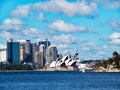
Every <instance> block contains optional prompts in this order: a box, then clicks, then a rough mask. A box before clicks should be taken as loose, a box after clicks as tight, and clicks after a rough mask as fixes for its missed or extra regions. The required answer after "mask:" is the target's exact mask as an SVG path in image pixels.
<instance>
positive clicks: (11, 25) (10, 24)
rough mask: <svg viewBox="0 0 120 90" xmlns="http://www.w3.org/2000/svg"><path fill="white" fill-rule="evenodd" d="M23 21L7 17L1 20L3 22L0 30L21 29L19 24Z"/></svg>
mask: <svg viewBox="0 0 120 90" xmlns="http://www.w3.org/2000/svg"><path fill="white" fill-rule="evenodd" d="M22 24H23V22H22V21H21V20H20V19H16V18H12V19H10V18H7V19H5V20H4V21H3V23H2V24H1V25H0V29H1V30H17V31H18V30H21V25H22Z"/></svg>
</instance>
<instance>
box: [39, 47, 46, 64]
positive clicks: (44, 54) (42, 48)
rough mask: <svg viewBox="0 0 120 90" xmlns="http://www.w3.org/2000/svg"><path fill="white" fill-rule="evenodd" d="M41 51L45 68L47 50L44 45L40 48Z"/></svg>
mask: <svg viewBox="0 0 120 90" xmlns="http://www.w3.org/2000/svg"><path fill="white" fill-rule="evenodd" d="M39 51H40V52H41V54H42V56H43V57H42V58H43V66H45V63H46V50H45V46H44V45H40V46H39Z"/></svg>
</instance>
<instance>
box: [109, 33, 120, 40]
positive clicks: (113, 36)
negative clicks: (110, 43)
mask: <svg viewBox="0 0 120 90" xmlns="http://www.w3.org/2000/svg"><path fill="white" fill-rule="evenodd" d="M109 38H110V39H118V38H120V33H117V32H114V33H112V34H111V35H110V36H109Z"/></svg>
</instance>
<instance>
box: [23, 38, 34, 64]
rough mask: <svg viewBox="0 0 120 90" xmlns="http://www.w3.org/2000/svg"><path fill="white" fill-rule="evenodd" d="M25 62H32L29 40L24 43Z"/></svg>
mask: <svg viewBox="0 0 120 90" xmlns="http://www.w3.org/2000/svg"><path fill="white" fill-rule="evenodd" d="M25 62H32V45H31V42H30V40H26V43H25Z"/></svg>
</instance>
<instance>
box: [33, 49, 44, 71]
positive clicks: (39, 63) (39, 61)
mask: <svg viewBox="0 0 120 90" xmlns="http://www.w3.org/2000/svg"><path fill="white" fill-rule="evenodd" d="M34 63H35V67H36V68H37V69H40V68H42V67H43V53H42V52H40V51H37V52H35V61H34Z"/></svg>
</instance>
